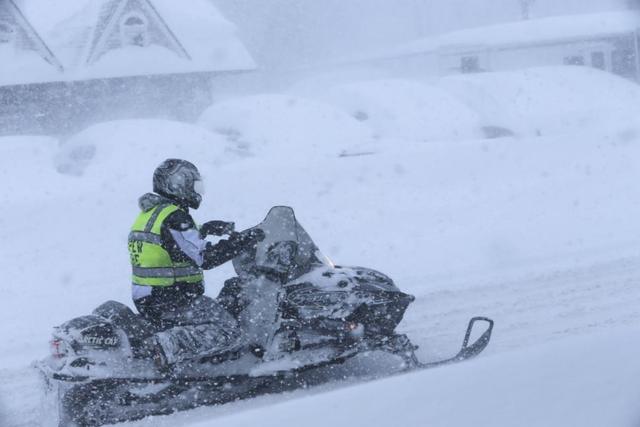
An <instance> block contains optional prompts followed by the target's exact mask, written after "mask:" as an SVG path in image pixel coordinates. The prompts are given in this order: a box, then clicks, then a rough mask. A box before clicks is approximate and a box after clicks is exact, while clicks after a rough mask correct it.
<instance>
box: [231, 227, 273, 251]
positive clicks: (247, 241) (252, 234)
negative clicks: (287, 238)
mask: <svg viewBox="0 0 640 427" xmlns="http://www.w3.org/2000/svg"><path fill="white" fill-rule="evenodd" d="M264 238H265V234H264V231H262V230H261V229H260V228H251V229H249V230H245V231H243V232H242V233H231V237H229V242H230V243H232V244H233V245H236V246H237V247H242V248H246V247H253V246H255V245H256V243H258V242H262V241H263V240H264Z"/></svg>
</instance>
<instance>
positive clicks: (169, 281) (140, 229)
mask: <svg viewBox="0 0 640 427" xmlns="http://www.w3.org/2000/svg"><path fill="white" fill-rule="evenodd" d="M178 209H180V208H179V207H178V206H176V205H171V204H162V205H158V206H156V207H154V208H152V209H149V210H148V211H146V212H142V213H141V214H140V215H139V216H138V218H137V219H136V222H135V223H134V224H133V227H132V228H131V233H129V255H130V257H131V267H132V270H133V271H132V282H133V284H134V285H139V286H160V287H167V286H173V285H175V284H176V283H179V282H180V283H199V282H202V281H203V280H204V275H203V273H202V269H201V268H199V267H196V266H194V265H193V264H192V263H190V262H176V261H173V260H172V259H171V255H169V252H168V251H167V250H166V249H165V248H164V247H163V246H162V239H161V237H160V230H162V223H163V222H164V221H165V220H166V219H167V217H168V216H169V215H171V214H172V213H174V212H175V211H177V210H178Z"/></svg>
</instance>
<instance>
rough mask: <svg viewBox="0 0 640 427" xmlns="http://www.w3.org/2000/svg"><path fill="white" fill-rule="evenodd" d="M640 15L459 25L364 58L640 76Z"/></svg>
mask: <svg viewBox="0 0 640 427" xmlns="http://www.w3.org/2000/svg"><path fill="white" fill-rule="evenodd" d="M639 44H640V16H638V14H637V13H635V12H631V11H620V12H605V13H596V14H583V15H569V16H553V17H547V18H541V19H535V20H524V21H519V22H511V23H505V24H499V25H492V26H488V27H481V28H473V29H468V30H462V31H456V32H452V33H447V34H443V35H440V36H436V37H430V38H425V39H420V40H416V41H413V42H410V43H407V44H403V45H401V46H397V47H395V48H393V49H390V50H385V51H384V52H380V53H377V54H375V55H370V56H369V57H367V58H361V59H360V60H361V61H364V62H369V63H373V64H375V65H377V66H379V67H381V68H386V69H394V68H395V69H396V70H397V69H401V68H405V69H408V70H412V71H413V73H414V74H418V73H422V74H423V75H424V74H433V75H448V74H455V73H475V72H483V71H504V70H513V69H520V68H528V67H536V66H551V65H586V66H591V67H595V68H599V69H602V70H606V71H609V72H612V73H614V74H617V75H620V76H623V77H626V78H629V79H634V80H638V81H640V62H639V61H640V59H639V58H640V55H639Z"/></svg>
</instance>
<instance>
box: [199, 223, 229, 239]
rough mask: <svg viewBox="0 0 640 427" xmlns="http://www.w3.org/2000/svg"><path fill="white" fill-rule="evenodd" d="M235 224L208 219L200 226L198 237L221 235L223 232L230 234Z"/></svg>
mask: <svg viewBox="0 0 640 427" xmlns="http://www.w3.org/2000/svg"><path fill="white" fill-rule="evenodd" d="M235 228H236V225H235V224H234V223H233V222H224V221H209V222H205V223H204V224H202V226H201V227H200V237H202V238H205V237H207V236H222V235H223V234H231V233H233V232H234V230H235Z"/></svg>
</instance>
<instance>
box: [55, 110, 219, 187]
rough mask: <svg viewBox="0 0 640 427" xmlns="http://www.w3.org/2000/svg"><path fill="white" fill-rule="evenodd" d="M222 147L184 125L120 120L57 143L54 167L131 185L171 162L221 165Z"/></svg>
mask: <svg viewBox="0 0 640 427" xmlns="http://www.w3.org/2000/svg"><path fill="white" fill-rule="evenodd" d="M225 144H226V142H225V140H224V139H223V138H221V137H219V136H217V135H215V134H213V133H211V132H209V131H207V130H206V129H203V128H201V127H198V126H194V125H190V124H187V123H181V122H174V121H167V120H121V121H113V122H105V123H100V124H97V125H94V126H91V127H89V128H87V129H85V130H83V131H81V132H79V133H78V134H76V135H74V136H72V137H71V138H69V139H68V140H67V141H65V142H63V143H62V144H61V147H60V150H59V151H58V153H57V154H56V158H55V164H56V168H57V170H58V172H60V173H62V174H67V175H75V176H84V175H87V176H92V177H95V178H96V179H98V180H100V181H111V180H116V181H122V182H131V181H130V180H129V179H130V177H131V174H133V173H135V174H140V172H139V171H140V170H141V169H142V170H143V173H146V174H147V175H150V174H151V173H152V172H153V170H154V168H155V167H156V166H157V165H158V164H159V163H160V162H162V161H163V160H164V159H166V158H170V157H177V158H187V159H194V161H199V162H202V163H203V164H204V167H205V168H206V167H209V166H212V165H215V164H220V163H221V162H224V156H225ZM133 181H134V182H135V181H136V180H135V179H133Z"/></svg>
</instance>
